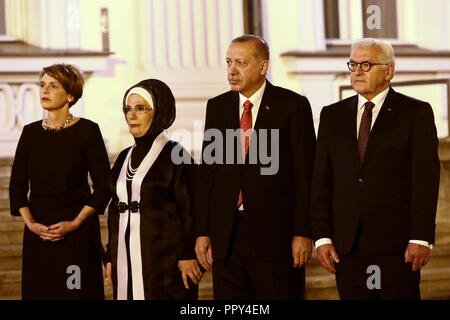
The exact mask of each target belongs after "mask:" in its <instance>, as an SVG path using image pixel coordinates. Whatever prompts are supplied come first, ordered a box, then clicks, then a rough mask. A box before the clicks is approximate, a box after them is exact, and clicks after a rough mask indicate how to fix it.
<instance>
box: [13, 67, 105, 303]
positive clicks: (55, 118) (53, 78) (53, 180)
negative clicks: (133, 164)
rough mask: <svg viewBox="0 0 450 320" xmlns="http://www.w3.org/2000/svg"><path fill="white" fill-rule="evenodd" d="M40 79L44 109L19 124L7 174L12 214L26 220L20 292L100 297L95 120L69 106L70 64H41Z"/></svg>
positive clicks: (75, 85)
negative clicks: (78, 115) (32, 119)
mask: <svg viewBox="0 0 450 320" xmlns="http://www.w3.org/2000/svg"><path fill="white" fill-rule="evenodd" d="M39 81H40V98H41V105H42V107H43V108H44V109H45V110H46V111H47V116H46V117H45V118H44V119H43V120H40V121H36V122H33V123H31V124H28V125H26V126H25V127H24V128H23V132H22V135H21V137H20V140H19V143H18V145H17V150H16V155H15V158H14V164H13V167H12V172H11V181H10V205H11V206H10V207H11V214H12V215H21V216H22V217H23V219H24V221H25V230H24V238H23V263H22V299H103V298H104V293H103V275H102V260H101V259H102V247H101V242H100V227H99V220H98V214H102V213H103V211H104V209H105V207H106V205H107V202H108V201H109V197H110V194H109V188H108V177H109V162H108V156H107V153H106V149H105V145H104V142H103V139H102V135H101V133H100V130H99V127H98V125H97V124H96V123H94V122H92V121H89V120H87V119H84V118H76V117H74V116H73V115H72V114H71V113H70V112H69V108H70V107H71V106H73V105H74V104H75V103H76V102H77V101H78V99H79V98H80V97H81V95H82V92H83V84H84V79H83V75H82V73H81V72H80V71H79V70H78V69H77V68H76V67H74V66H71V65H65V64H56V65H52V66H49V67H46V68H44V69H43V70H42V72H41V74H40V77H39ZM88 174H89V175H90V177H91V179H92V183H93V192H91V189H90V187H89V184H88ZM28 193H29V194H28Z"/></svg>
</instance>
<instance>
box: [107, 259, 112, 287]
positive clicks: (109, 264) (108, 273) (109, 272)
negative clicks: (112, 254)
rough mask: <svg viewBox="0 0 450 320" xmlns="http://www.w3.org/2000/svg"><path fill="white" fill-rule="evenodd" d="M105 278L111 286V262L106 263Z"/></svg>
mask: <svg viewBox="0 0 450 320" xmlns="http://www.w3.org/2000/svg"><path fill="white" fill-rule="evenodd" d="M105 280H106V282H108V284H109V285H110V286H111V287H112V265H111V262H108V263H106V266H105Z"/></svg>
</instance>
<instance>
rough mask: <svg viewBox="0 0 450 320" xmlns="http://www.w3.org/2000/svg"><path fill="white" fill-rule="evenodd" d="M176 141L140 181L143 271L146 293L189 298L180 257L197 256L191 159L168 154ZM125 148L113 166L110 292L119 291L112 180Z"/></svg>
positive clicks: (116, 217) (154, 296)
mask: <svg viewBox="0 0 450 320" xmlns="http://www.w3.org/2000/svg"><path fill="white" fill-rule="evenodd" d="M176 145H177V143H176V142H173V141H169V142H168V143H167V144H166V145H165V146H164V148H163V149H162V150H161V153H160V154H159V156H158V158H157V159H156V161H155V162H154V163H153V165H152V167H151V168H150V170H149V171H148V173H147V175H146V176H145V178H144V180H143V181H142V185H141V202H140V214H141V222H140V228H141V231H140V235H141V253H142V274H143V278H144V293H145V298H146V299H154V300H159V299H164V300H178V299H189V296H190V295H191V294H192V290H197V288H196V286H194V285H190V286H189V287H190V290H186V289H185V288H184V286H183V282H182V278H181V273H180V271H179V270H178V260H186V259H195V251H194V247H195V235H194V219H193V212H192V209H193V208H192V196H193V195H192V190H194V186H193V184H192V183H193V175H194V171H193V170H194V167H193V166H194V165H188V164H180V165H175V164H174V163H173V162H172V159H171V152H172V149H173V148H174V147H175V146H176ZM128 151H129V148H127V149H125V150H123V151H122V152H121V153H120V154H119V156H118V158H117V160H116V162H115V164H114V167H113V169H112V174H111V176H112V178H111V189H112V194H113V197H112V201H111V204H110V206H109V212H108V231H109V241H108V250H107V251H108V252H107V257H108V258H109V260H110V261H111V262H112V276H113V288H114V298H116V297H117V246H118V233H119V218H120V217H119V215H120V213H119V211H118V197H117V193H116V183H117V179H118V177H119V174H120V170H121V168H122V165H123V162H124V161H125V158H126V155H127V153H128Z"/></svg>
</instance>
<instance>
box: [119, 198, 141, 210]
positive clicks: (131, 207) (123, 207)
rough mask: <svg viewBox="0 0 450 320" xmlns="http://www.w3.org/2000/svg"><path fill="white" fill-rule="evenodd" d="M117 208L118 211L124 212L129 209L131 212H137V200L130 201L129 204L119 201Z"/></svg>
mask: <svg viewBox="0 0 450 320" xmlns="http://www.w3.org/2000/svg"><path fill="white" fill-rule="evenodd" d="M118 210H119V213H124V212H125V211H127V210H130V211H131V212H133V213H135V212H138V211H139V202H137V201H132V202H131V203H130V205H129V206H128V205H127V204H126V203H125V202H119V205H118Z"/></svg>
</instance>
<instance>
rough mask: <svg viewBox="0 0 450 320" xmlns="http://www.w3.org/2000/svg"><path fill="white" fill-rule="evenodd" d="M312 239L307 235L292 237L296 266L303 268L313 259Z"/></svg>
mask: <svg viewBox="0 0 450 320" xmlns="http://www.w3.org/2000/svg"><path fill="white" fill-rule="evenodd" d="M311 253H312V240H311V239H310V238H306V237H299V236H293V237H292V256H293V257H294V268H301V267H303V265H304V264H305V263H306V262H308V260H309V259H311Z"/></svg>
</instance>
